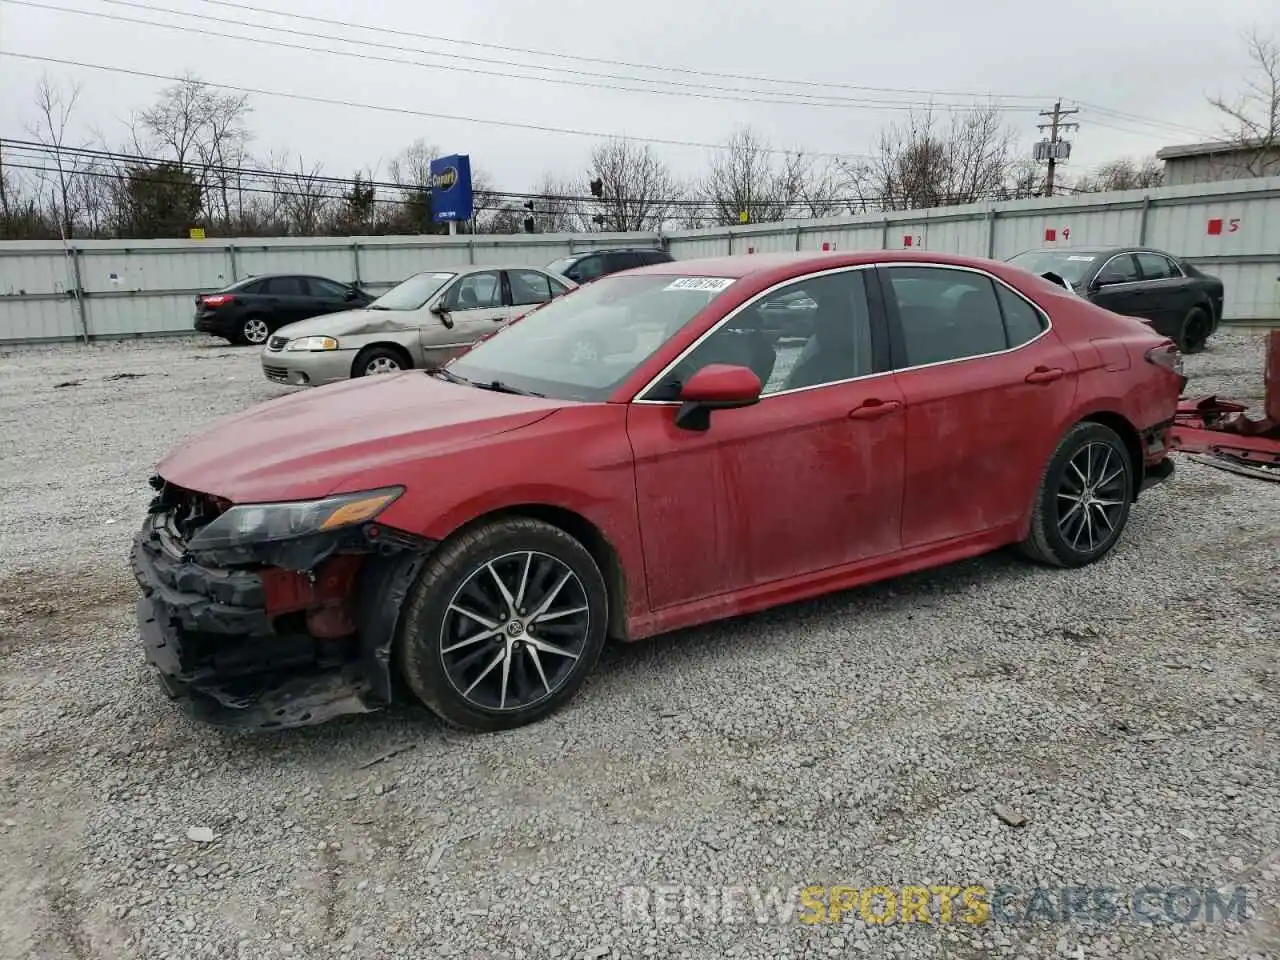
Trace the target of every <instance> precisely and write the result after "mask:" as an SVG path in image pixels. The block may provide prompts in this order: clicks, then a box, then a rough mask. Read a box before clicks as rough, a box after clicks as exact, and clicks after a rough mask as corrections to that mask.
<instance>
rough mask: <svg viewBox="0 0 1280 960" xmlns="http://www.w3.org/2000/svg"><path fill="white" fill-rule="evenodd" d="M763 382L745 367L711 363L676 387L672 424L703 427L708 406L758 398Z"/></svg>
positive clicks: (722, 406)
mask: <svg viewBox="0 0 1280 960" xmlns="http://www.w3.org/2000/svg"><path fill="white" fill-rule="evenodd" d="M763 389H764V386H763V385H762V384H761V383H760V378H759V377H757V376H756V375H755V372H754V371H752V370H751V369H750V368H749V367H741V366H736V365H733V364H727V363H712V364H708V365H707V366H705V367H703V368H702V369H701V370H699V371H698V372H697V373H695V374H694V375H693V376H692V377H690V378H689V382H688V383H686V384H685V385H684V386H683V387H682V388H681V389H680V401H681V402H680V409H679V410H678V411H677V412H676V426H678V427H681V428H682V429H685V430H706V429H707V428H708V427H709V426H711V411H712V410H732V409H734V408H736V407H749V406H751V405H752V404H754V403H759V402H760V391H761V390H763Z"/></svg>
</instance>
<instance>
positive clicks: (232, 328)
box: [195, 274, 374, 346]
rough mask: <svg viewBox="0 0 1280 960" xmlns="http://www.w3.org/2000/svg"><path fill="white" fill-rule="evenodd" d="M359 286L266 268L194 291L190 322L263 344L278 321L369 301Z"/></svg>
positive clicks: (207, 330) (218, 333) (239, 340)
mask: <svg viewBox="0 0 1280 960" xmlns="http://www.w3.org/2000/svg"><path fill="white" fill-rule="evenodd" d="M373 299H374V298H373V297H372V296H370V295H369V294H367V293H365V292H364V291H363V290H361V289H360V288H359V287H356V286H353V285H351V284H347V283H339V282H338V281H337V280H330V279H328V278H327V277H312V276H307V275H299V274H269V275H263V276H257V277H246V278H245V279H243V280H237V281H236V282H235V283H233V284H231V285H230V286H228V287H223V288H222V289H221V290H218V291H217V292H215V293H202V294H200V295H199V296H198V297H196V319H195V328H196V329H197V330H200V331H202V332H204V333H212V334H214V335H215V336H219V337H224V338H226V339H227V340H230V341H231V342H232V343H248V344H252V345H254V346H257V345H260V344H264V343H266V342H267V338H268V337H269V336H271V334H272V333H274V332H275V331H276V330H278V329H279V328H280V327H283V326H284V325H285V324H286V323H293V322H295V321H297V320H306V319H308V318H310V317H318V316H320V315H321V314H325V313H338V312H339V311H342V310H356V309H359V308H360V307H364V306H368V305H369V304H370V303H372V302H373Z"/></svg>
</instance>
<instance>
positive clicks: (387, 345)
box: [351, 340, 417, 379]
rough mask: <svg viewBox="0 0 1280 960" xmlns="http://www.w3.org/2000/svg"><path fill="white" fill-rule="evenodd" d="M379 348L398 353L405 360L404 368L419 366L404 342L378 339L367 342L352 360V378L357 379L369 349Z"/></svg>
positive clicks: (409, 368)
mask: <svg viewBox="0 0 1280 960" xmlns="http://www.w3.org/2000/svg"><path fill="white" fill-rule="evenodd" d="M378 349H382V350H390V351H391V352H392V353H394V354H396V356H398V357H399V358H400V359H401V360H403V361H404V369H406V370H412V369H414V367H416V366H417V364H415V363H414V362H413V355H412V354H411V353H409V351H408V350H407V349H406V348H405V347H404V346H403V345H402V344H399V343H396V342H395V341H394V340H378V341H376V342H374V343H366V344H365V345H364V346H363V347H361V348H360V349H359V351H357V353H356V356H355V359H354V360H352V361H351V378H352V379H355V377H356V370H357V369H359V367H360V364H361V362H362V361H363V360H364V358H365V357H366V356H368V354H369V351H370V350H378Z"/></svg>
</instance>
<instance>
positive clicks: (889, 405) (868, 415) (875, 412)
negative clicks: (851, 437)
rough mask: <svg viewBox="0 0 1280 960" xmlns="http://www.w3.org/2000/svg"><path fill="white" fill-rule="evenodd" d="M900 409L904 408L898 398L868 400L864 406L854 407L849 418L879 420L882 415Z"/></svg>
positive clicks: (884, 415)
mask: <svg viewBox="0 0 1280 960" xmlns="http://www.w3.org/2000/svg"><path fill="white" fill-rule="evenodd" d="M900 409H902V403H901V401H898V400H884V401H881V400H868V401H867V402H866V403H864V404H863V405H862V406H860V407H854V408H853V409H852V410H850V411H849V419H850V420H879V419H880V418H881V417H887V416H888V415H889V414H891V413H896V412H897V411H898V410H900Z"/></svg>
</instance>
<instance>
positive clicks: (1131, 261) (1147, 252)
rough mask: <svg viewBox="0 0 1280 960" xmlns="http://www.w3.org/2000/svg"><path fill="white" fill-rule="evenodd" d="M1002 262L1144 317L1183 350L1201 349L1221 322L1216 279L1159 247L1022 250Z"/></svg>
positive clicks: (1108, 306)
mask: <svg viewBox="0 0 1280 960" xmlns="http://www.w3.org/2000/svg"><path fill="white" fill-rule="evenodd" d="M1008 262H1009V263H1012V264H1015V265H1016V266H1019V267H1022V268H1024V269H1026V270H1030V271H1031V272H1032V273H1037V274H1040V275H1042V276H1043V275H1044V274H1055V275H1056V276H1057V277H1058V278H1060V279H1062V280H1065V281H1066V282H1067V284H1068V285H1070V287H1071V289H1073V290H1074V291H1075V292H1076V293H1078V294H1079V295H1080V296H1082V297H1084V298H1085V299H1086V300H1089V301H1090V302H1091V303H1096V304H1097V305H1098V306H1100V307H1103V308H1104V309H1107V310H1110V311H1112V312H1113V313H1122V314H1125V315H1126V316H1130V317H1141V318H1143V319H1145V320H1150V321H1151V326H1152V328H1153V329H1154V330H1155V331H1156V332H1157V333H1162V334H1164V335H1165V336H1166V337H1170V338H1171V339H1173V341H1174V342H1175V343H1177V344H1178V349H1179V350H1181V351H1182V352H1183V353H1197V352H1199V351H1200V350H1203V349H1204V345H1205V341H1206V340H1208V339H1209V335H1210V334H1212V333H1213V332H1214V331H1215V330H1217V329H1218V324H1219V323H1221V322H1222V298H1223V287H1222V281H1221V280H1219V279H1218V278H1217V277H1214V276H1211V275H1209V274H1207V273H1202V272H1201V271H1200V270H1197V269H1196V268H1195V267H1194V266H1192V265H1191V264H1190V263H1187V261H1186V260H1183V259H1181V258H1179V257H1175V256H1173V254H1170V253H1165V252H1164V251H1163V250H1152V249H1150V248H1147V247H1111V248H1090V249H1084V250H1081V249H1068V250H1027V251H1025V252H1023V253H1020V254H1018V255H1017V256H1016V257H1010V258H1009V261H1008Z"/></svg>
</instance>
